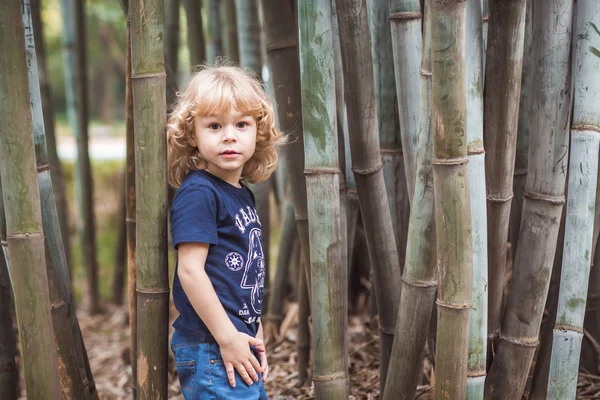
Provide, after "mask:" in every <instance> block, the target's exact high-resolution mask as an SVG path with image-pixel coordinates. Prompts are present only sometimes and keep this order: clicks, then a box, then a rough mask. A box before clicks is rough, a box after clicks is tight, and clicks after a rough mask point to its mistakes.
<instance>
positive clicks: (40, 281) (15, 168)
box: [0, 1, 60, 399]
mask: <svg viewBox="0 0 600 400" xmlns="http://www.w3.org/2000/svg"><path fill="white" fill-rule="evenodd" d="M20 12H21V5H20V4H19V3H18V2H15V1H12V2H8V3H5V4H4V6H3V10H2V12H1V13H0V60H1V61H0V120H2V121H4V123H3V124H2V125H1V127H0V175H1V176H2V197H3V200H4V207H5V209H6V232H7V235H6V238H7V243H8V251H9V253H10V266H11V270H10V276H11V281H12V285H13V287H14V288H15V289H14V290H13V293H14V297H15V308H16V311H17V323H18V326H19V337H20V343H21V355H22V358H23V366H24V375H25V384H26V387H27V394H28V396H29V397H30V398H32V399H38V398H39V399H43V398H52V399H57V398H60V385H59V374H58V363H57V352H56V345H55V343H54V333H53V331H52V319H51V316H50V301H49V293H48V280H47V276H46V260H45V253H44V249H45V246H44V233H43V227H42V215H41V210H40V192H39V187H38V183H37V172H36V170H35V166H34V165H35V163H34V161H33V160H34V158H35V150H34V143H33V126H32V120H31V111H30V107H29V105H30V100H29V91H28V87H27V75H26V59H25V41H24V30H23V22H22V19H21V14H20Z"/></svg>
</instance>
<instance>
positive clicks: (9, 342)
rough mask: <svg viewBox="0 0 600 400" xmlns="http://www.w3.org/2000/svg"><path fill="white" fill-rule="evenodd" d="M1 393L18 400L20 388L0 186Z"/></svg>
mask: <svg viewBox="0 0 600 400" xmlns="http://www.w3.org/2000/svg"><path fill="white" fill-rule="evenodd" d="M0 241H1V242H2V254H0V393H2V394H3V396H5V398H6V399H7V400H17V398H18V395H17V391H18V387H19V370H18V369H17V363H16V361H15V357H16V356H17V341H16V339H15V332H14V330H13V316H12V315H13V312H12V291H11V287H10V275H9V268H8V262H7V258H6V257H5V252H4V247H5V243H6V223H5V219H4V201H3V200H2V188H1V185H0Z"/></svg>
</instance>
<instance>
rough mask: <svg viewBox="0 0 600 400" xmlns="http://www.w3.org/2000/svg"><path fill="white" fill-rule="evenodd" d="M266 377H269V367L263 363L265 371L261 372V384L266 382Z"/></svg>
mask: <svg viewBox="0 0 600 400" xmlns="http://www.w3.org/2000/svg"><path fill="white" fill-rule="evenodd" d="M268 377H269V365H268V364H266V363H265V370H264V371H263V382H266V381H267V378H268Z"/></svg>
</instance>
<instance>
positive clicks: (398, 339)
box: [382, 0, 437, 400]
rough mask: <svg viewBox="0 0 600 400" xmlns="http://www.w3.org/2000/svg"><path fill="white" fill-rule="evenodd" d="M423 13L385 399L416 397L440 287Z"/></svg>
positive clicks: (427, 35)
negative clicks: (410, 174)
mask: <svg viewBox="0 0 600 400" xmlns="http://www.w3.org/2000/svg"><path fill="white" fill-rule="evenodd" d="M424 11H425V12H424V17H425V18H424V22H425V26H424V31H423V34H424V36H423V39H424V40H423V55H422V57H421V68H420V69H419V74H420V79H421V84H420V86H421V93H420V105H419V140H418V142H417V174H416V181H415V197H414V198H413V201H412V203H411V204H412V206H411V213H410V222H409V230H408V242H407V244H406V260H405V264H404V272H403V275H402V291H401V296H400V308H399V310H398V319H397V321H396V336H395V340H394V347H393V349H392V356H391V359H390V367H389V372H388V377H387V380H386V384H385V390H384V393H383V397H382V399H384V400H392V399H393V400H395V399H403V400H412V399H414V398H415V392H416V390H417V384H418V382H419V376H420V375H421V363H422V361H423V350H424V347H425V340H426V338H427V334H428V333H429V324H430V321H431V314H432V310H433V303H434V300H435V292H436V287H437V282H436V248H435V240H436V239H435V226H434V223H435V222H434V189H433V173H432V165H431V162H432V152H433V135H432V123H431V13H430V11H431V7H430V0H427V1H426V2H425V4H424Z"/></svg>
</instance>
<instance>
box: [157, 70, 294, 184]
mask: <svg viewBox="0 0 600 400" xmlns="http://www.w3.org/2000/svg"><path fill="white" fill-rule="evenodd" d="M232 107H233V108H234V109H235V110H236V111H238V112H241V113H244V114H246V113H247V114H249V115H251V116H252V117H253V118H254V120H255V121H256V150H255V152H254V155H253V156H252V157H251V158H250V159H249V160H248V161H247V162H246V163H245V164H244V168H243V170H242V176H241V178H242V179H243V180H248V181H250V182H251V183H256V182H260V181H263V180H265V179H267V178H269V176H271V174H272V173H273V171H275V169H276V168H277V151H276V149H275V146H277V145H279V144H282V143H283V140H284V139H283V135H282V134H281V132H280V131H279V130H278V129H277V128H276V127H275V115H274V111H273V105H272V104H271V100H270V99H269V96H268V95H267V93H266V92H265V89H264V87H263V85H262V84H261V83H260V82H259V81H258V79H257V78H256V77H254V76H253V75H252V74H251V73H250V72H248V71H246V70H244V69H242V68H239V67H235V66H227V65H216V66H211V65H205V66H203V67H202V68H201V69H200V70H199V71H198V72H196V73H194V74H193V75H192V76H191V78H190V79H189V81H188V83H187V85H186V86H185V90H184V91H183V92H182V93H178V94H177V100H176V103H175V105H174V107H173V112H172V113H171V115H170V116H169V120H168V122H167V163H168V180H169V184H170V185H172V186H173V187H176V188H177V187H179V186H180V185H181V182H182V181H183V179H184V178H185V176H186V175H187V173H188V172H189V171H190V170H194V169H205V168H206V167H207V162H206V160H204V159H203V158H202V157H201V156H200V152H199V151H198V149H197V148H196V147H193V146H192V145H191V144H190V138H192V137H193V134H194V117H196V116H208V115H219V114H222V113H226V112H228V111H229V110H230V109H231V108H232Z"/></svg>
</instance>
